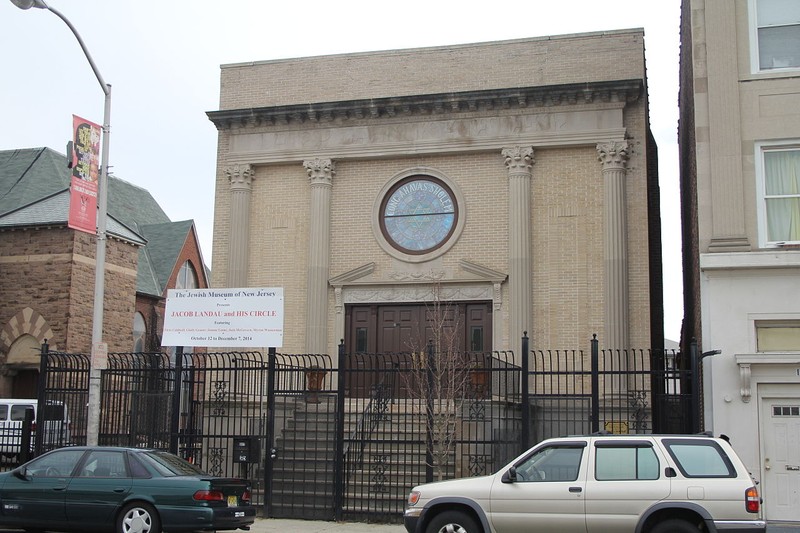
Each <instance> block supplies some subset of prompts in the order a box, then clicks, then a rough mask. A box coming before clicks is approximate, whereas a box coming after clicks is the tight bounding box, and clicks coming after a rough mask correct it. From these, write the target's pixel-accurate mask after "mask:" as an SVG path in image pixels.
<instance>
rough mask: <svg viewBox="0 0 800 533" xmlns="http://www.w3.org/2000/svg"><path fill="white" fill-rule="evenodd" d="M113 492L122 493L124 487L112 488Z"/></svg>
mask: <svg viewBox="0 0 800 533" xmlns="http://www.w3.org/2000/svg"><path fill="white" fill-rule="evenodd" d="M114 492H116V493H117V494H120V493H123V492H125V489H123V488H116V489H114Z"/></svg>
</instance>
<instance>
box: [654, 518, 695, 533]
mask: <svg viewBox="0 0 800 533" xmlns="http://www.w3.org/2000/svg"><path fill="white" fill-rule="evenodd" d="M698 531H700V530H699V529H698V527H697V526H696V525H694V524H691V523H689V522H687V521H686V520H679V519H677V518H673V519H671V520H664V521H663V522H659V523H658V524H656V525H655V527H654V528H653V529H652V531H651V533H697V532H698Z"/></svg>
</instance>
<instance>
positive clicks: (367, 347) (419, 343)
mask: <svg viewBox="0 0 800 533" xmlns="http://www.w3.org/2000/svg"><path fill="white" fill-rule="evenodd" d="M345 313H346V315H345V350H346V352H348V353H400V352H419V351H422V350H424V349H425V345H426V344H427V343H428V341H436V340H444V341H445V342H446V347H447V348H448V349H452V350H454V351H473V352H488V351H491V349H492V304H491V302H447V303H444V304H443V303H439V304H435V303H431V304H415V303H410V304H398V305H378V304H376V305H351V306H348V307H347V309H346V311H345Z"/></svg>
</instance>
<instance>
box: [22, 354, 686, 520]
mask: <svg viewBox="0 0 800 533" xmlns="http://www.w3.org/2000/svg"><path fill="white" fill-rule="evenodd" d="M521 348H522V349H521V350H520V352H518V353H514V352H510V351H509V352H491V353H456V352H448V351H442V352H437V351H436V350H435V349H434V347H433V345H429V346H428V347H426V348H425V349H424V350H422V351H420V352H409V353H398V354H347V353H345V351H344V347H343V346H340V350H339V353H338V354H337V357H336V358H332V357H330V356H328V355H313V354H311V355H308V354H304V355H293V354H279V353H277V352H276V351H275V350H270V352H269V353H268V354H266V355H263V354H262V353H260V352H225V353H192V354H183V353H181V352H180V350H178V351H177V353H176V354H172V355H168V354H165V353H125V354H109V356H108V365H107V368H106V369H105V370H103V371H102V379H101V384H102V385H101V389H102V392H101V406H102V409H101V421H100V433H99V436H98V440H99V442H100V443H101V444H113V445H124V446H137V447H153V448H161V449H165V450H169V451H172V452H173V453H177V454H179V455H181V456H182V457H184V458H186V459H187V460H189V461H192V462H194V463H196V464H198V465H200V466H201V467H202V468H204V469H205V470H207V471H208V472H209V473H211V474H215V475H223V476H238V477H244V478H247V479H249V480H250V481H251V483H252V484H253V487H254V492H253V497H254V498H253V499H254V503H255V504H257V505H260V506H262V508H263V513H264V514H265V515H266V516H272V517H299V518H321V519H343V518H346V519H353V520H362V519H366V520H399V519H400V516H401V513H402V510H403V507H404V502H405V498H406V495H407V492H408V490H409V488H410V487H412V486H413V485H415V484H419V483H424V482H427V481H432V480H436V479H447V478H453V477H461V476H476V475H484V474H488V473H491V472H494V471H496V470H497V469H498V468H499V467H500V466H502V465H503V464H506V463H507V462H508V461H510V460H511V459H513V457H515V456H516V455H518V454H519V453H521V452H522V451H524V450H525V449H526V448H527V447H529V446H531V445H533V444H535V443H536V442H539V441H541V440H543V439H545V438H548V437H552V436H560V435H565V434H582V433H589V432H596V431H609V432H613V433H650V432H662V433H685V432H689V431H690V430H691V429H692V428H693V427H694V425H693V424H694V417H695V416H696V414H697V403H696V402H692V396H691V394H690V392H691V391H692V387H691V384H692V381H691V374H690V373H689V372H687V371H685V370H679V369H678V367H679V366H680V364H677V363H676V361H679V360H680V357H681V356H680V354H676V353H674V352H652V351H647V350H599V348H598V346H597V342H596V340H592V341H591V343H590V346H589V349H588V350H586V351H583V350H567V351H558V350H530V349H529V347H528V340H527V338H523V340H522V346H521ZM88 373H89V359H88V356H85V355H80V354H62V353H56V352H49V351H48V350H47V347H46V346H45V347H44V349H43V354H42V375H41V376H40V378H41V380H42V381H41V386H40V392H39V396H40V399H39V401H40V402H61V403H63V404H64V405H66V406H67V407H68V410H69V412H70V417H71V428H72V431H71V433H70V438H69V440H68V441H67V442H60V443H54V444H55V445H69V444H83V443H85V442H86V422H85V421H86V403H87V401H88ZM37 429H38V426H37ZM35 442H41V443H42V449H38V447H37V449H36V450H35V453H41V452H43V451H45V449H47V448H46V447H45V446H44V444H45V442H46V441H45V440H35Z"/></svg>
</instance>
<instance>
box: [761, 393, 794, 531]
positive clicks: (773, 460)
mask: <svg viewBox="0 0 800 533" xmlns="http://www.w3.org/2000/svg"><path fill="white" fill-rule="evenodd" d="M762 409H763V411H762V413H761V414H762V427H763V428H764V429H765V431H764V433H763V435H764V510H765V511H766V514H767V518H768V519H769V520H776V521H796V520H797V519H798V514H797V510H798V508H800V447H798V446H797V443H798V441H800V398H764V401H763V403H762Z"/></svg>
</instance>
